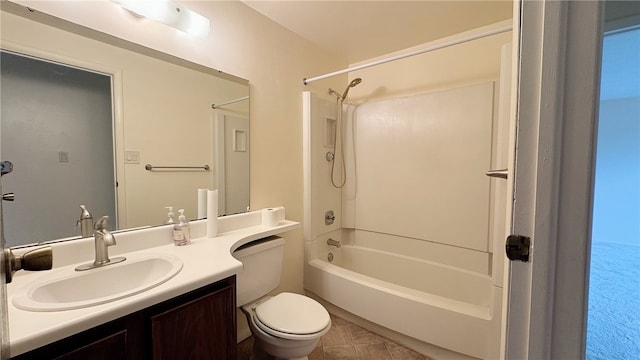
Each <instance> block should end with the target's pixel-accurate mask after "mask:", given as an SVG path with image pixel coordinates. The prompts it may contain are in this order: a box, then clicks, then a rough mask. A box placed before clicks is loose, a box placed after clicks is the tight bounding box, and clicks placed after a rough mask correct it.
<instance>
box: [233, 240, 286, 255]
mask: <svg viewBox="0 0 640 360" xmlns="http://www.w3.org/2000/svg"><path fill="white" fill-rule="evenodd" d="M283 245H284V239H283V238H281V237H279V236H275V235H274V236H269V237H266V238H262V239H258V240H253V241H251V242H248V243H246V244H244V245H241V246H240V247H238V248H237V249H235V250H234V251H233V252H232V253H231V255H232V256H233V257H234V258H236V259H241V258H243V257H246V256H249V255H253V254H255V253H258V252H262V251H265V250H268V249H271V248H274V247H277V246H283Z"/></svg>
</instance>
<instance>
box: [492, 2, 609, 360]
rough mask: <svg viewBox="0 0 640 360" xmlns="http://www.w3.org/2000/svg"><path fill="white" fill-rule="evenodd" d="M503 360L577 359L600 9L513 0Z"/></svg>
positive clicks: (582, 326) (582, 324)
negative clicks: (526, 242) (519, 248)
mask: <svg viewBox="0 0 640 360" xmlns="http://www.w3.org/2000/svg"><path fill="white" fill-rule="evenodd" d="M515 7H516V8H517V9H516V10H515V11H514V14H516V16H515V19H514V20H515V21H514V23H515V24H517V25H518V27H517V28H516V29H514V31H515V32H516V33H518V32H519V40H520V43H519V50H518V51H519V53H518V56H517V58H518V59H519V62H518V85H517V106H516V112H517V120H516V121H517V132H516V133H517V137H516V147H515V148H516V154H515V171H514V179H513V181H514V184H513V186H514V191H513V211H512V223H511V232H512V233H513V234H520V235H525V236H527V237H530V238H531V242H532V245H531V249H530V260H529V261H528V262H514V261H511V262H508V263H507V265H506V266H507V268H508V269H507V274H508V275H507V278H508V282H507V283H508V285H507V291H505V294H506V295H505V296H506V297H507V298H506V299H505V304H507V306H506V307H505V308H506V312H507V313H506V316H505V319H506V321H505V324H504V328H503V330H504V334H505V344H504V351H505V353H504V354H503V355H504V356H503V357H504V358H506V359H581V358H584V351H585V333H586V316H585V315H586V310H587V291H588V287H587V283H588V265H589V264H588V263H589V245H590V231H591V209H592V202H593V195H592V193H593V166H594V159H595V155H594V154H595V151H594V150H595V131H596V130H595V129H596V123H597V122H596V116H597V104H598V90H599V89H598V87H599V77H600V58H601V49H600V47H601V36H602V30H601V24H602V13H603V3H602V2H583V1H568V2H559V1H521V2H519V3H518V4H517V5H516V6H515Z"/></svg>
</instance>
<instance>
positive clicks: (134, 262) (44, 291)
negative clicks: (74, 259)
mask: <svg viewBox="0 0 640 360" xmlns="http://www.w3.org/2000/svg"><path fill="white" fill-rule="evenodd" d="M181 269H182V261H181V260H180V259H178V258H177V257H174V256H170V255H161V254H144V255H128V256H127V260H125V261H124V262H121V263H118V264H113V265H107V266H104V267H100V268H96V269H91V270H87V271H75V265H73V266H67V267H64V268H61V269H59V270H53V272H52V273H51V274H47V275H44V276H42V277H41V278H39V279H38V280H36V281H35V282H34V283H32V284H29V285H28V286H26V287H25V288H24V289H23V290H22V291H21V292H19V293H17V294H16V295H15V296H14V297H13V304H14V305H15V306H16V307H18V308H20V309H23V310H30V311H60V310H71V309H78V308H83V307H88V306H94V305H99V304H104V303H107V302H110V301H115V300H118V299H122V298H124V297H127V296H131V295H135V294H139V293H141V292H143V291H146V290H149V289H151V288H153V287H155V286H158V285H160V284H162V283H164V282H165V281H167V280H169V279H171V278H172V277H173V276H175V275H176V274H177V273H178V272H179V271H180V270H181Z"/></svg>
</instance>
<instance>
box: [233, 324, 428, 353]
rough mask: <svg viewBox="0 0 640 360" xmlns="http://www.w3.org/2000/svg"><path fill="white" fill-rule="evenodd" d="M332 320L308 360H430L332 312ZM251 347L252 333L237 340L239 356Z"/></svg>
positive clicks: (249, 350) (247, 351) (248, 351)
mask: <svg viewBox="0 0 640 360" xmlns="http://www.w3.org/2000/svg"><path fill="white" fill-rule="evenodd" d="M331 324H332V325H331V330H329V332H328V333H326V334H325V335H324V336H323V337H322V338H321V339H320V342H319V343H318V346H317V347H316V348H315V350H313V352H312V353H311V354H309V360H429V358H427V357H426V356H424V355H422V354H419V353H417V352H415V351H413V350H411V349H408V348H406V347H404V346H402V345H399V344H396V343H394V342H393V341H391V340H389V339H387V338H384V337H382V336H380V335H377V334H374V333H372V332H370V331H368V330H366V329H363V328H361V327H359V326H357V325H354V324H352V323H350V322H348V321H346V320H344V319H341V318H339V317H337V316H334V315H331ZM252 347H253V338H252V337H250V338H248V339H247V340H245V341H243V342H241V343H240V344H238V360H248V359H249V357H250V355H251V349H252Z"/></svg>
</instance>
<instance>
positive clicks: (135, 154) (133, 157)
mask: <svg viewBox="0 0 640 360" xmlns="http://www.w3.org/2000/svg"><path fill="white" fill-rule="evenodd" d="M124 163H125V164H140V152H139V151H125V152H124Z"/></svg>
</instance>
